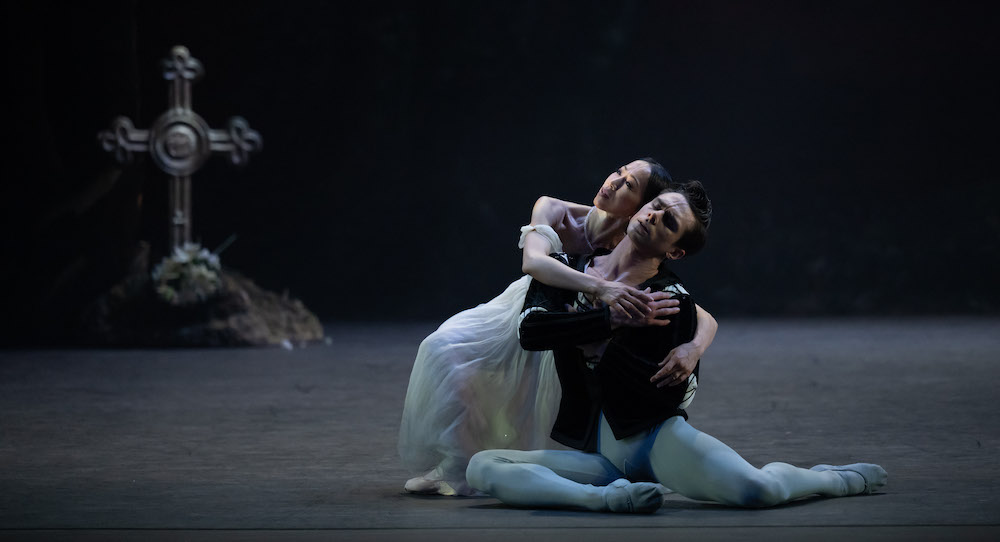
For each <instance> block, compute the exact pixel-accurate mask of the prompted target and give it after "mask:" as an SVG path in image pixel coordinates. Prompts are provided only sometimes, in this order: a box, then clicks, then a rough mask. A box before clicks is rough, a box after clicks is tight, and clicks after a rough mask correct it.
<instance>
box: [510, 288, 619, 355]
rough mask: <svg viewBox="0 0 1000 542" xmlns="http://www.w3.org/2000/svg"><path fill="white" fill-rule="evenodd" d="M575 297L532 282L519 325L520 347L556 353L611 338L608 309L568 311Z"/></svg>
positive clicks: (561, 290)
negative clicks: (562, 349) (558, 350)
mask: <svg viewBox="0 0 1000 542" xmlns="http://www.w3.org/2000/svg"><path fill="white" fill-rule="evenodd" d="M575 295H576V294H575V293H574V292H571V291H569V290H563V289H561V288H554V287H552V286H548V285H545V284H542V283H541V282H538V281H537V280H532V281H531V285H530V286H529V287H528V293H527V295H526V296H525V300H524V308H523V309H522V310H521V322H520V325H519V326H518V332H519V336H520V339H521V348H524V349H525V350H555V349H558V348H565V347H569V346H576V345H578V344H587V343H592V342H594V341H599V340H602V339H606V338H608V337H610V336H611V311H610V309H608V308H607V307H601V308H599V309H592V310H587V311H571V310H569V305H570V304H571V303H572V302H573V298H574V296H575Z"/></svg>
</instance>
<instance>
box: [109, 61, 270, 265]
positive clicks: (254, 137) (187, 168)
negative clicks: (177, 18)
mask: <svg viewBox="0 0 1000 542" xmlns="http://www.w3.org/2000/svg"><path fill="white" fill-rule="evenodd" d="M204 73H205V70H204V68H202V66H201V62H198V60H197V59H196V58H194V57H192V56H191V54H190V53H189V52H188V50H187V48H186V47H182V46H180V45H178V46H176V47H174V48H173V49H172V50H171V52H170V58H167V59H165V60H164V61H163V78H164V79H166V80H167V81H170V83H171V86H170V94H169V99H168V102H169V103H168V105H169V109H167V110H166V111H165V112H164V113H163V114H162V115H160V117H159V118H158V119H156V122H154V123H153V125H152V126H151V127H150V128H149V129H148V130H138V129H136V128H135V126H133V125H132V121H131V120H129V119H128V117H118V118H116V119H115V120H114V121H112V122H111V128H110V129H109V130H104V131H102V132H101V133H100V134H98V136H97V137H98V140H99V141H100V142H101V146H102V147H103V148H104V150H106V151H108V152H113V153H114V154H115V158H116V159H117V160H118V161H119V162H120V163H130V162H131V161H132V157H133V153H136V152H147V151H148V152H149V153H150V154H151V155H152V157H153V162H155V163H156V165H157V166H159V168H160V169H162V170H163V171H164V172H166V173H167V174H168V175H170V202H169V204H170V248H171V249H173V248H175V247H179V246H182V245H183V244H184V243H188V242H190V241H191V175H192V174H194V172H195V171H198V169H199V168H201V166H202V164H204V163H205V160H207V159H208V157H209V156H211V155H212V152H213V151H214V152H224V153H229V159H230V161H231V162H232V163H233V164H236V165H243V164H245V163H246V162H247V160H248V159H249V154H250V153H251V152H254V151H258V150H260V148H261V145H262V143H263V142H262V140H261V137H260V134H259V133H257V131H256V130H251V129H250V125H249V124H247V121H246V120H244V119H243V118H242V117H233V118H231V119H229V126H228V128H227V129H225V130H215V129H212V128H209V126H208V123H207V122H205V119H202V118H201V117H200V116H199V115H198V114H197V113H195V112H194V111H192V110H191V84H192V83H194V82H195V81H197V80H198V79H199V78H201V76H202V75H203V74H204Z"/></svg>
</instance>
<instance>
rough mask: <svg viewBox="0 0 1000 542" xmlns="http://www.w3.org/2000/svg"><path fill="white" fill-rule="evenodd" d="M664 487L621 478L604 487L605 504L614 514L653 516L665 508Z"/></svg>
mask: <svg viewBox="0 0 1000 542" xmlns="http://www.w3.org/2000/svg"><path fill="white" fill-rule="evenodd" d="M662 487H663V486H661V485H660V484H653V483H649V482H630V481H628V480H626V479H625V478H619V479H617V480H615V481H614V482H611V483H610V484H608V485H607V486H605V487H604V502H605V504H607V506H608V510H610V511H612V512H627V513H633V514H652V513H653V512H656V511H657V510H659V509H660V507H661V506H663V491H662V489H661V488H662Z"/></svg>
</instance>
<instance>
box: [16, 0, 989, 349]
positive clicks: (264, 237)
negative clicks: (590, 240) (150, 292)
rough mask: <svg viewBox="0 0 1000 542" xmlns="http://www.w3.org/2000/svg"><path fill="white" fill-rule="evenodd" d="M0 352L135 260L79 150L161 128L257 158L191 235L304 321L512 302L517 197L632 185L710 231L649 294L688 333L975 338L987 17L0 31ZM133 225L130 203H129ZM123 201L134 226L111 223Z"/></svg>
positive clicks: (134, 171)
mask: <svg viewBox="0 0 1000 542" xmlns="http://www.w3.org/2000/svg"><path fill="white" fill-rule="evenodd" d="M4 11H5V17H4V18H5V23H4V24H5V35H6V38H5V41H6V46H5V50H6V70H5V72H6V75H5V77H6V79H7V83H6V87H7V88H8V89H9V90H11V91H12V92H11V96H10V97H9V98H7V104H8V107H7V114H6V119H5V120H6V123H7V130H6V132H7V136H6V137H7V140H8V141H7V142H6V144H5V147H4V148H5V155H6V158H5V167H4V175H3V176H4V180H3V181H2V183H0V185H2V201H3V207H2V209H0V210H2V213H3V216H2V218H3V222H2V224H3V230H4V233H3V240H4V245H3V247H0V248H2V250H3V255H4V256H3V262H4V263H3V269H2V275H0V280H2V282H0V284H2V285H3V288H4V290H5V291H6V293H5V298H6V300H5V303H4V314H5V322H4V334H5V335H6V336H7V338H8V339H10V338H14V340H15V341H16V340H18V339H28V340H35V341H42V342H49V341H52V342H57V341H58V340H59V339H60V337H64V336H65V334H66V332H67V331H69V330H71V329H72V328H73V326H74V325H75V322H76V321H77V318H78V315H79V312H80V310H81V309H82V307H84V306H86V305H87V304H88V303H89V302H90V301H92V300H93V299H94V298H95V297H96V296H97V295H99V294H100V293H101V292H103V291H105V290H107V289H108V288H109V287H110V286H111V285H112V284H114V283H115V282H116V281H118V280H120V279H121V277H122V275H123V274H124V273H125V270H126V269H127V266H128V263H129V260H130V259H131V257H132V251H133V249H134V247H135V243H136V242H137V241H138V240H139V239H146V240H149V241H151V242H152V243H153V256H154V260H157V259H158V258H159V257H161V256H162V255H163V250H164V244H165V238H166V229H165V222H166V200H165V197H166V196H165V182H164V179H163V178H162V176H161V175H160V174H159V173H158V172H157V171H156V170H155V169H154V168H153V166H152V165H151V164H150V161H149V160H148V159H147V160H145V161H141V162H140V163H137V164H135V165H133V166H132V167H130V168H126V169H124V170H122V169H120V168H118V167H116V165H115V164H114V162H113V161H112V159H111V157H110V156H108V155H106V154H105V153H103V151H101V149H100V148H99V146H98V144H97V141H96V134H97V132H98V131H100V130H103V129H105V128H106V127H107V126H108V125H109V124H110V122H111V120H112V119H113V118H114V117H115V116H117V115H126V116H129V117H131V118H132V120H133V121H134V122H135V124H136V126H137V127H142V128H145V127H148V126H149V125H150V124H152V122H153V121H154V120H155V119H156V117H157V116H159V115H160V113H162V112H163V110H164V109H165V107H166V90H167V86H166V83H165V82H164V81H163V80H162V78H161V71H160V67H159V60H160V59H162V58H164V57H165V56H166V55H167V54H168V52H169V50H170V48H171V47H172V46H173V45H176V44H183V45H186V46H187V47H188V48H189V49H190V50H191V53H192V55H193V56H194V57H196V58H198V59H199V60H200V61H201V62H202V63H203V65H204V66H205V68H206V77H205V78H204V79H203V80H202V81H200V82H199V83H198V84H196V85H195V87H194V108H195V110H196V111H197V112H198V113H199V114H201V115H202V116H203V117H204V118H205V119H206V120H207V121H208V122H209V123H210V124H211V125H212V126H213V127H218V128H221V127H223V126H224V124H225V122H226V120H227V119H228V118H229V117H230V116H233V115H241V116H243V117H245V118H246V119H248V121H249V122H250V124H251V126H252V127H253V128H255V129H257V130H259V131H260V132H261V134H262V135H263V138H264V149H263V152H261V153H259V154H256V155H253V156H252V157H251V159H250V163H249V166H248V167H246V168H244V169H237V168H235V167H233V166H231V165H230V164H228V163H227V161H226V160H225V159H224V158H222V157H215V158H213V159H212V160H210V161H209V163H208V164H207V165H206V166H205V167H204V168H203V169H202V170H201V171H199V172H198V173H197V174H196V175H195V176H194V231H195V236H196V238H197V239H200V240H201V242H202V243H203V244H204V245H206V246H208V247H210V248H214V247H216V246H218V245H219V244H220V243H222V242H223V240H224V239H226V238H227V237H228V236H230V235H231V234H234V233H235V234H237V235H238V239H237V240H236V242H235V243H234V244H233V245H232V246H231V247H230V248H228V249H227V250H226V251H225V252H224V253H223V254H222V260H223V263H224V264H225V265H227V266H230V267H232V268H235V269H238V270H240V271H242V272H243V273H245V274H247V275H249V276H251V277H252V278H254V279H255V280H256V281H257V282H258V283H260V284H261V285H263V286H265V287H267V288H270V289H273V290H276V291H279V292H280V291H283V290H288V291H289V293H290V294H291V295H293V296H295V297H298V298H300V299H302V300H303V301H304V302H305V303H306V305H307V306H308V307H310V308H311V309H313V310H314V311H315V312H316V313H317V314H318V315H319V316H320V318H322V319H324V320H328V321H349V320H410V319H434V320H440V319H443V318H445V317H447V316H448V315H450V314H451V313H454V312H456V311H458V310H461V309H463V308H467V307H469V306H472V305H475V304H477V303H479V302H482V301H485V300H487V299H489V298H490V297H492V296H493V295H496V294H497V293H499V292H500V291H501V290H502V289H503V288H504V287H505V286H506V285H507V284H508V283H509V282H511V281H512V280H514V279H515V278H517V277H518V276H520V259H519V250H518V249H517V248H516V245H515V243H516V240H517V235H518V227H519V226H521V225H522V224H524V223H526V222H527V220H528V218H529V214H530V209H531V206H532V204H533V202H534V200H535V199H536V198H537V197H538V196H540V195H543V194H547V195H553V196H556V197H560V198H563V199H568V200H572V201H578V202H584V203H587V202H589V201H590V200H591V199H592V198H593V196H594V194H595V193H596V190H597V188H598V187H599V185H600V183H601V182H602V181H603V179H604V177H605V176H606V175H607V174H608V173H609V172H610V171H611V170H613V169H615V168H616V167H618V166H619V165H621V164H622V163H625V162H628V161H629V160H631V159H634V158H638V157H641V156H646V155H652V156H655V157H657V158H659V159H660V161H661V162H663V163H664V164H665V165H666V166H667V167H668V169H670V170H671V172H672V173H673V175H674V177H675V178H677V179H689V178H697V179H700V180H702V181H703V182H704V183H705V184H706V185H707V187H708V188H709V192H710V195H711V197H712V199H713V202H714V205H715V210H716V211H715V220H714V222H713V226H712V231H711V239H710V241H709V245H708V246H707V248H706V250H705V252H703V253H702V254H700V255H698V256H696V257H695V258H693V259H691V260H690V261H688V262H682V263H680V264H678V265H677V266H676V269H677V270H678V272H679V273H680V274H681V276H683V277H684V278H685V279H686V282H687V283H688V284H689V286H690V289H691V290H693V291H694V292H695V295H696V296H697V297H698V299H699V302H700V303H701V304H702V305H703V306H705V307H706V308H707V309H708V310H710V311H711V312H713V313H714V314H715V315H716V316H717V317H720V318H724V317H727V316H749V315H779V316H797V315H805V316H813V315H937V314H987V313H989V314H996V313H998V312H1000V295H998V285H997V279H996V275H997V270H998V269H1000V265H998V264H1000V250H998V240H1000V212H998V210H997V204H998V202H1000V197H998V196H1000V188H998V174H997V170H996V161H995V157H996V155H997V148H998V146H997V143H998V137H997V129H998V123H997V121H998V118H1000V115H998V110H997V106H998V97H1000V93H998V86H997V83H996V82H995V79H996V77H995V75H996V73H997V71H998V70H997V58H998V57H997V54H998V52H1000V48H998V43H997V34H998V33H997V31H996V30H997V28H998V27H1000V25H998V23H1000V18H998V17H997V8H994V7H991V6H990V5H989V4H988V3H953V2H948V3H945V2H934V3H932V2H900V3H884V2H859V3H843V2H838V3H820V2H770V3H766V5H765V4H763V3H757V2H517V1H515V2H467V1H447V2H366V3H355V2H351V3H347V2H331V3H316V2H294V1H286V2H242V3H232V4H230V3H215V2H197V3H195V2H169V3H167V2H161V3H154V2H122V1H119V2H102V3H99V4H93V3H69V2H66V3H63V2H34V3H23V4H18V5H12V3H7V4H5V7H4ZM140 196H141V198H140ZM140 201H141V206H140V205H139V203H140Z"/></svg>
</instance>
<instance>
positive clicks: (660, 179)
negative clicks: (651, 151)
mask: <svg viewBox="0 0 1000 542" xmlns="http://www.w3.org/2000/svg"><path fill="white" fill-rule="evenodd" d="M639 160H642V161H643V162H646V163H647V164H649V181H648V182H647V183H646V190H644V191H643V192H642V203H640V206H642V205H645V204H647V203H649V202H650V201H653V198H655V197H656V196H659V195H660V194H661V193H663V191H665V190H670V187H671V186H672V185H673V183H674V179H673V178H672V177H671V176H670V172H668V171H667V168H665V167H663V166H662V165H661V164H660V163H659V162H657V161H656V159H654V158H648V157H647V158H640V159H639Z"/></svg>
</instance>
